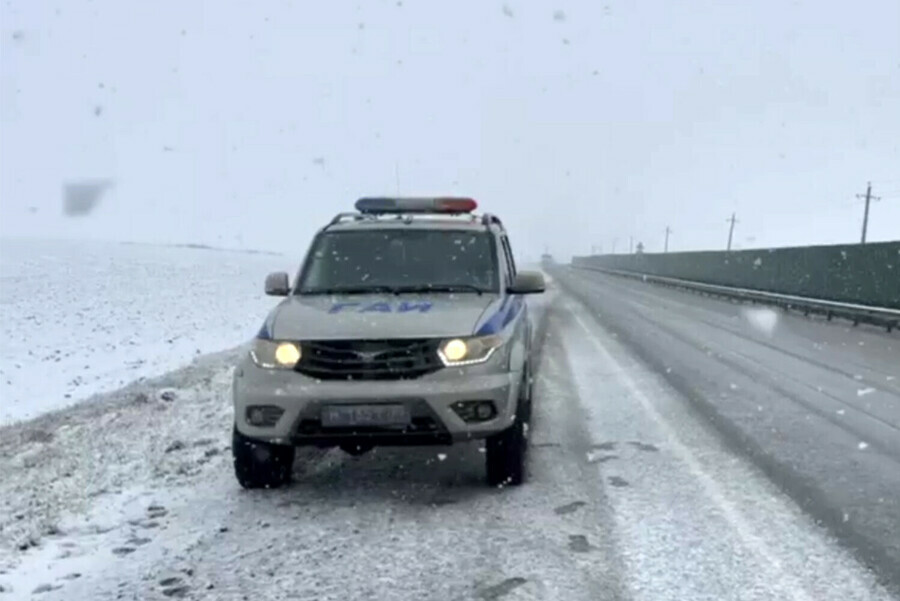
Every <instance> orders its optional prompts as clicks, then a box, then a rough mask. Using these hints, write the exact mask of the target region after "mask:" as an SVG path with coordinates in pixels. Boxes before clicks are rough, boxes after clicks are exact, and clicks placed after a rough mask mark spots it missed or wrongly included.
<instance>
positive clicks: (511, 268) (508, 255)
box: [503, 236, 516, 278]
mask: <svg viewBox="0 0 900 601" xmlns="http://www.w3.org/2000/svg"><path fill="white" fill-rule="evenodd" d="M503 249H504V250H505V251H506V262H507V263H508V264H509V274H510V275H511V276H512V277H513V278H515V277H516V260H515V259H514V258H513V252H512V247H510V245H509V238H506V237H505V236H504V237H503Z"/></svg>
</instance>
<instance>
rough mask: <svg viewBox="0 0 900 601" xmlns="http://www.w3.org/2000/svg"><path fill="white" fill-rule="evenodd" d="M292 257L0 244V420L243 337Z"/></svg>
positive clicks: (160, 369)
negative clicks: (273, 278) (269, 278)
mask: <svg viewBox="0 0 900 601" xmlns="http://www.w3.org/2000/svg"><path fill="white" fill-rule="evenodd" d="M296 261H297V260H296V259H292V258H289V257H285V256H277V255H263V254H247V253H240V252H229V251H214V250H206V249H192V248H176V247H164V246H150V245H135V244H118V243H111V242H84V241H79V242H74V241H68V242H66V241H37V240H20V239H2V240H0V424H2V423H8V422H11V421H15V420H21V419H26V418H29V417H33V416H35V415H38V414H40V413H42V412H44V411H49V410H53V409H58V408H61V407H65V406H67V405H70V404H72V403H74V402H76V401H78V400H81V399H84V398H87V397H88V396H90V395H92V394H94V393H97V392H102V391H110V390H113V389H116V388H118V387H120V386H123V385H125V384H127V383H129V382H131V381H133V380H135V379H137V378H141V377H148V376H154V375H159V374H162V373H165V372H167V371H169V370H172V369H175V368H177V367H180V366H182V365H184V364H185V363H188V362H189V361H190V360H191V359H192V358H193V357H195V356H198V355H201V354H204V353H209V352H214V351H219V350H222V349H225V348H230V347H233V346H235V345H237V344H240V343H241V342H244V341H246V340H248V339H250V338H251V337H252V336H253V335H254V334H255V333H256V331H257V330H258V328H259V324H260V323H262V320H263V318H264V317H265V314H266V312H267V311H268V309H269V308H270V307H272V306H273V305H274V304H275V301H274V300H273V299H271V298H268V297H266V296H265V295H264V294H263V281H264V279H265V276H266V274H267V273H268V272H270V271H279V270H283V271H288V272H293V270H294V269H295V268H296Z"/></svg>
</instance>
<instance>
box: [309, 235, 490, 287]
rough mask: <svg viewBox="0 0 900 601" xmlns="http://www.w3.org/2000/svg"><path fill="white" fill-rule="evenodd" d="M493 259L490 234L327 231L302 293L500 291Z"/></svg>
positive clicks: (314, 248) (312, 256)
mask: <svg viewBox="0 0 900 601" xmlns="http://www.w3.org/2000/svg"><path fill="white" fill-rule="evenodd" d="M494 257H495V252H494V244H493V240H492V237H491V235H490V234H489V233H487V232H486V231H481V232H471V231H462V230H460V231H453V230H416V229H385V230H375V231H356V232H325V233H323V234H320V235H319V236H318V237H317V238H316V240H315V242H314V243H313V246H312V249H311V250H310V253H309V256H308V258H307V261H306V265H305V268H304V270H303V273H302V275H301V278H300V285H299V286H298V287H297V293H298V294H326V293H327V294H331V293H341V292H345V293H347V292H349V293H353V292H362V293H364V292H384V291H395V292H401V291H436V292H442V291H443V292H496V291H497V280H498V277H497V269H496V261H495V259H494Z"/></svg>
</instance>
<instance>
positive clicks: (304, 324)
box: [232, 198, 544, 488]
mask: <svg viewBox="0 0 900 601" xmlns="http://www.w3.org/2000/svg"><path fill="white" fill-rule="evenodd" d="M476 207H477V204H476V202H475V201H474V200H472V199H467V198H364V199H360V200H359V201H357V203H356V209H357V211H358V212H355V213H341V214H339V215H337V216H336V217H335V218H334V219H333V220H332V221H331V223H329V224H328V225H326V226H325V227H324V228H322V229H321V230H320V231H319V232H318V234H317V235H316V236H315V239H314V240H313V242H312V246H311V248H310V249H309V252H308V253H307V256H306V259H305V260H304V262H303V265H302V267H301V269H300V271H299V273H298V275H297V278H296V279H295V281H294V283H293V285H291V284H290V283H289V278H288V274H286V273H273V274H270V275H269V276H268V278H267V279H266V293H267V294H270V295H274V296H284V297H286V298H285V300H284V301H282V302H281V303H280V304H279V305H278V306H277V307H275V308H274V309H273V310H272V312H271V313H270V314H269V316H268V317H267V319H266V320H265V322H264V323H263V326H262V328H261V329H260V332H259V334H258V336H257V338H256V340H255V341H254V342H253V348H252V350H250V352H249V353H248V354H247V355H246V356H244V357H243V358H242V359H241V361H240V363H239V364H238V366H237V368H236V370H235V375H234V387H233V392H234V410H235V411H234V413H235V424H234V441H233V445H232V452H233V455H234V468H235V474H236V476H237V479H238V481H239V482H240V484H241V485H242V486H244V487H245V488H261V487H278V486H280V485H283V484H284V483H286V482H287V481H288V480H289V479H290V475H291V469H292V465H293V461H294V447H296V446H302V445H315V446H319V447H330V446H339V447H340V448H341V449H343V450H345V451H346V452H348V453H351V454H361V453H364V452H366V451H368V450H370V449H372V448H373V447H375V446H379V445H429V444H450V443H455V442H466V441H470V440H475V439H486V467H487V479H488V482H489V483H490V484H492V485H498V484H513V485H517V484H520V483H521V482H522V481H523V478H524V456H525V450H526V446H527V429H528V422H529V419H530V416H531V405H532V385H531V381H532V378H531V374H532V369H533V363H532V347H531V338H532V336H531V325H530V322H529V319H528V315H527V311H528V307H527V304H526V303H525V302H524V298H523V295H526V294H533V293H540V292H543V291H544V280H543V276H542V275H541V274H540V273H530V272H517V270H516V265H515V261H514V260H513V253H512V250H511V248H510V244H509V239H508V237H507V233H506V230H505V229H504V227H503V224H502V223H501V221H500V219H498V218H497V217H495V216H493V215H489V214H486V215H483V216H476V215H473V214H472V211H474V210H475V208H476Z"/></svg>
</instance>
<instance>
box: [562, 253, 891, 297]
mask: <svg viewBox="0 0 900 601" xmlns="http://www.w3.org/2000/svg"><path fill="white" fill-rule="evenodd" d="M572 264H573V265H575V266H576V267H588V268H589V267H602V268H607V269H618V270H622V271H633V272H637V273H646V274H652V275H658V276H664V277H670V278H681V279H685V280H694V281H697V282H704V283H707V284H719V285H721V286H735V287H739V288H752V289H755V290H765V291H767V292H779V293H781V294H795V295H798V296H807V297H811V298H818V299H826V300H835V301H842V302H848V303H859V304H863V305H875V306H880V307H891V308H900V242H879V243H873V244H866V245H859V244H852V245H841V246H799V247H795V248H773V249H762V250H740V251H732V252H724V251H706V252H687V253H667V254H652V255H648V254H645V255H599V256H592V257H575V258H574V259H573V260H572Z"/></svg>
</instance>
